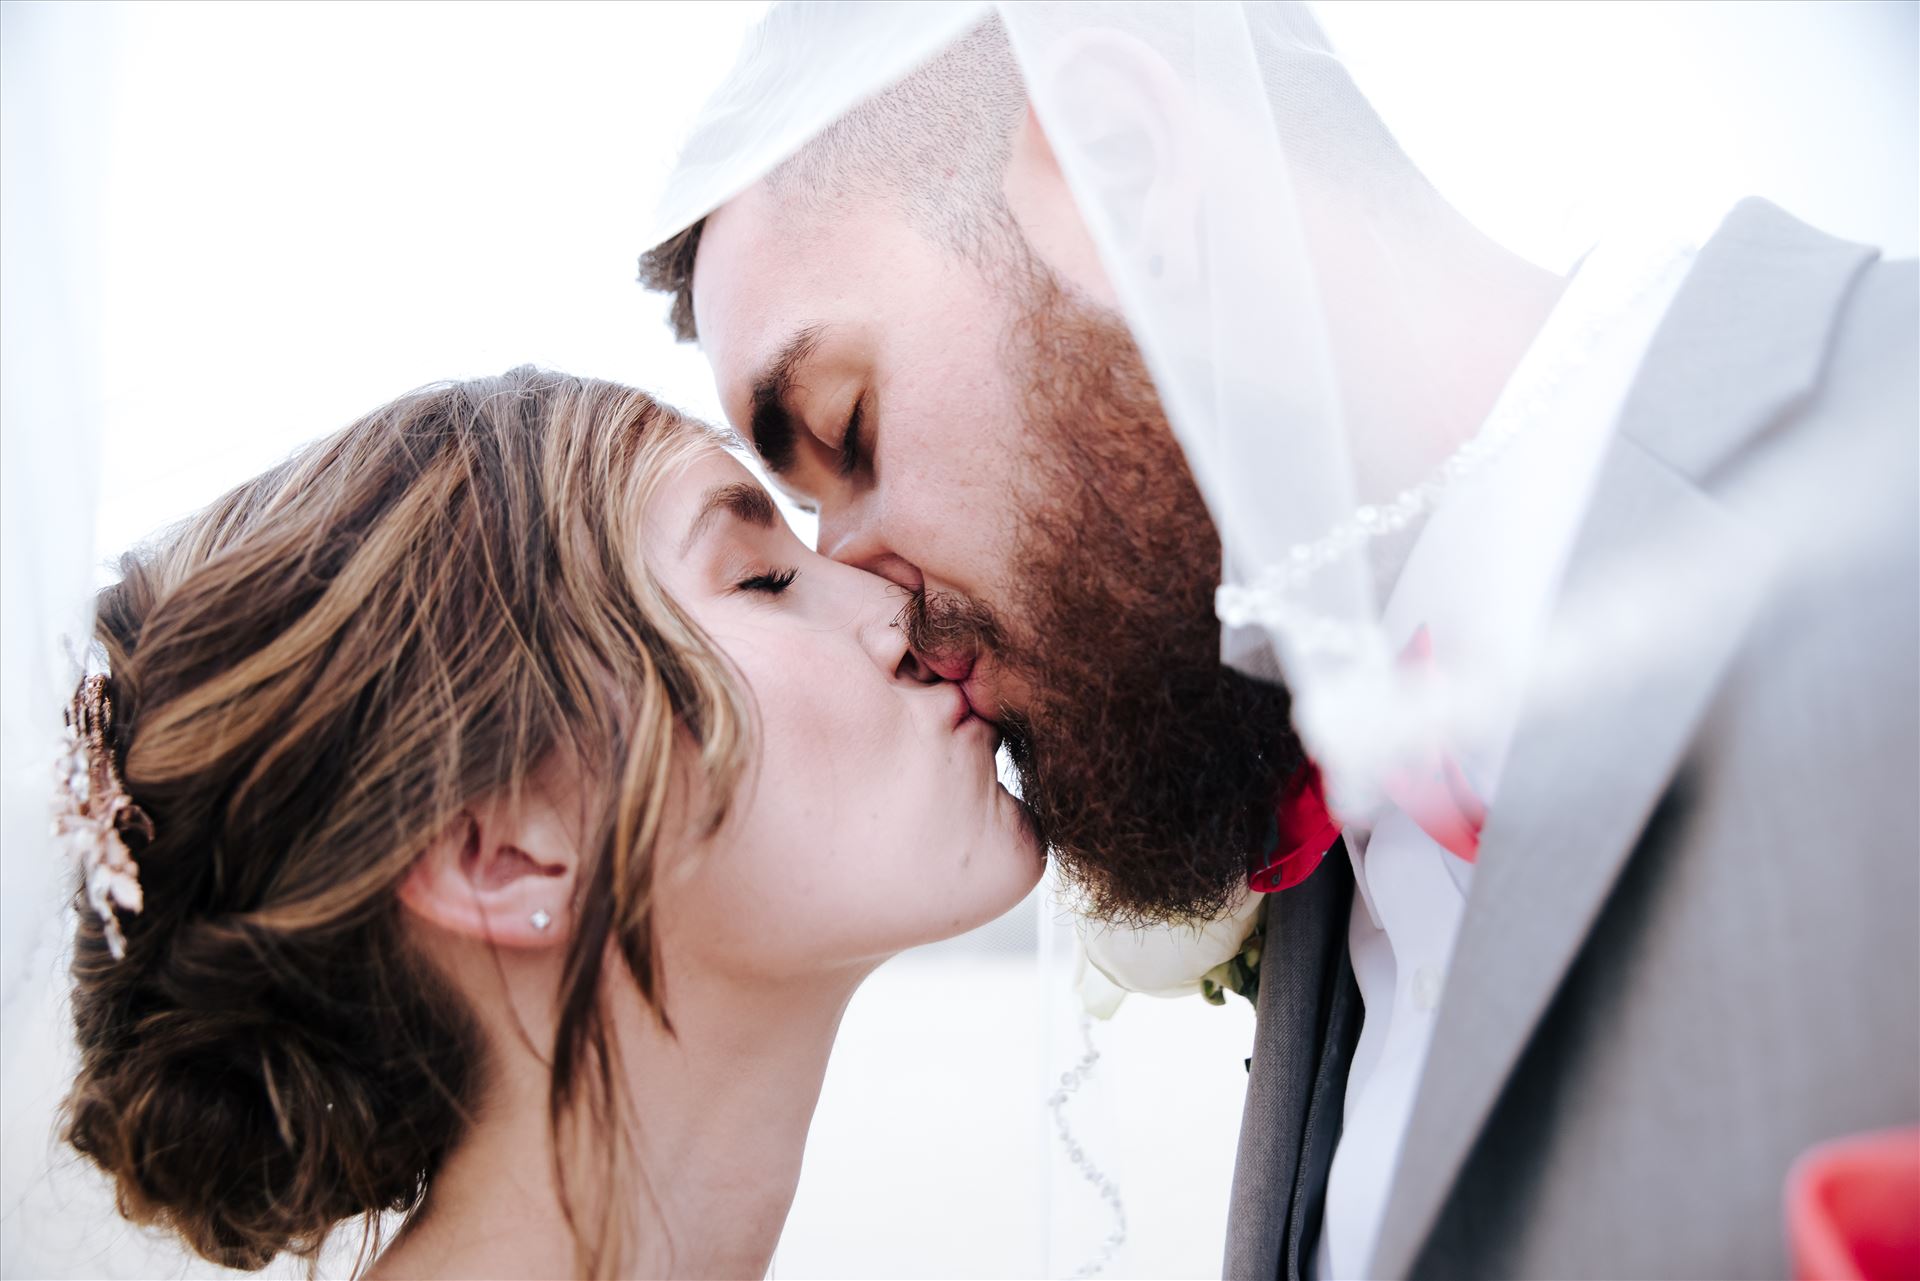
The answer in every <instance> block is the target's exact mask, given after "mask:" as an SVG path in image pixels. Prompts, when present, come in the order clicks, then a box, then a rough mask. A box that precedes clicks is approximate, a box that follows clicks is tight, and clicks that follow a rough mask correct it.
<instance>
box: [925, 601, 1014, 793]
mask: <svg viewBox="0 0 1920 1281" xmlns="http://www.w3.org/2000/svg"><path fill="white" fill-rule="evenodd" d="M893 625H894V626H895V627H898V628H900V629H901V630H902V631H903V632H905V633H906V638H907V644H908V645H909V646H910V647H911V648H912V650H913V652H914V653H915V654H916V655H918V656H919V658H920V660H921V662H923V663H924V664H926V666H927V667H928V668H930V669H931V670H933V671H934V672H936V673H938V674H940V675H941V676H944V677H946V678H947V679H948V680H952V681H955V682H956V683H959V684H960V685H961V686H962V688H963V690H964V692H965V694H966V697H967V702H968V703H969V704H970V705H972V706H973V709H974V712H975V714H976V715H978V716H981V717H982V718H984V719H986V720H989V721H992V722H993V723H994V724H995V725H996V726H998V727H999V729H1000V732H1001V735H1002V741H1003V742H1005V743H1006V744H1007V747H1008V749H1009V750H1010V751H1011V752H1012V753H1013V757H1014V759H1015V760H1016V761H1018V760H1021V759H1022V758H1024V757H1025V755H1026V752H1027V744H1028V741H1029V733H1028V725H1027V719H1026V716H1025V714H1024V709H1021V708H1017V707H1007V706H1004V705H1002V704H1000V703H999V701H998V699H993V700H992V702H993V704H994V705H993V706H991V707H982V706H981V705H980V704H979V703H978V702H977V701H976V700H977V699H978V697H979V695H980V694H981V692H982V691H980V690H978V689H970V688H966V687H967V685H968V684H969V683H970V682H969V681H968V677H969V676H970V675H971V674H972V672H973V670H974V668H975V666H976V665H977V664H978V663H979V661H980V659H981V658H982V657H989V656H990V657H991V658H992V659H993V660H994V662H995V664H996V665H997V666H1000V667H1005V666H1007V665H1008V664H1009V663H1010V662H1015V663H1017V658H1016V656H1015V655H1013V654H1011V653H1010V652H1009V651H1008V649H1007V645H1006V632H1005V629H1004V628H1003V627H1002V626H1001V623H1000V619H999V617H998V615H996V614H995V613H994V611H993V610H992V609H991V608H989V607H988V606H987V605H985V604H983V603H981V602H980V601H977V600H975V599H973V598H972V597H970V596H966V595H963V594H961V593H959V592H944V591H937V590H936V591H929V590H927V588H925V587H924V586H922V587H915V588H910V589H907V596H906V600H905V602H904V603H903V604H902V605H901V606H900V613H899V614H898V615H897V616H896V617H895V618H894V621H893Z"/></svg>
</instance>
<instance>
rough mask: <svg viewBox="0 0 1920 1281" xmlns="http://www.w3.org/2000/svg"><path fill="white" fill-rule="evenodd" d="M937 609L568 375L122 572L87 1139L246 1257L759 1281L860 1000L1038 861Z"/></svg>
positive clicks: (80, 834)
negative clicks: (345, 1255)
mask: <svg viewBox="0 0 1920 1281" xmlns="http://www.w3.org/2000/svg"><path fill="white" fill-rule="evenodd" d="M900 604H901V600H900V598H899V596H898V594H897V592H896V591H895V590H894V589H892V588H890V587H889V585H888V584H887V583H886V582H885V581H884V580H882V579H879V578H876V577H873V576H871V575H868V574H866V573H863V572H861V571H858V570H855V569H851V568H848V567H846V566H843V565H839V564H835V563H833V562H831V561H828V560H825V559H822V558H821V557H819V556H817V555H815V554H814V553H812V552H811V551H809V550H808V549H807V548H806V547H805V546H803V545H802V544H801V543H800V542H799V541H798V540H797V539H796V538H795V537H794V536H793V535H792V534H791V533H790V532H789V531H788V530H787V528H786V526H785V524H784V523H783V521H782V520H781V519H780V518H779V516H778V514H777V512H776V509H775V508H774V506H773V504H772V502H771V501H770V500H769V498H768V496H767V494H766V492H765V491H764V490H763V489H762V488H760V486H759V485H758V484H757V483H756V482H755V481H754V480H753V479H752V478H751V476H750V475H749V474H748V472H747V471H746V470H745V469H744V468H743V467H742V466H741V465H740V464H739V463H738V462H736V461H735V460H734V459H733V458H731V457H730V456H729V455H728V453H727V452H726V450H725V448H724V446H723V444H722V442H721V439H720V437H719V436H718V435H717V434H715V433H714V432H713V431H711V430H710V429H708V428H706V427H703V426H702V425H700V424H699V423H696V422H693V421H691V420H689V419H687V418H684V417H682V416H680V415H679V414H677V413H675V412H674V411H672V410H671V409H668V408H666V407H665V406H662V405H660V404H658V403H656V402H655V401H653V400H652V399H650V398H649V397H648V396H646V395H645V394H643V393H641V392H638V391H634V390H631V389H629V388H626V387H621V386H616V385H613V384H610V383H604V382H597V381H593V380H588V379H580V378H571V377H567V376H565V375H561V374H555V373H548V372H542V371H537V370H534V369H531V368H522V369H517V370H514V371H512V372H511V373H508V374H506V375H504V376H502V377H499V378H490V379H482V380H477V381H473V382H465V383H456V384H446V385H439V386H434V387H429V388H426V389H424V390H421V391H417V392H414V393H411V394H409V395H406V396H403V397H401V398H400V399H398V400H396V401H394V402H393V403H391V404H389V405H387V406H385V407H383V408H381V409H378V410H376V411H374V412H373V413H371V414H369V415H367V416H366V417H365V418H362V419H361V420H360V421H358V422H356V423H354V424H353V425H352V426H350V427H348V428H346V429H345V430H344V431H341V432H338V433H337V434H335V435H333V436H331V437H328V438H326V439H324V440H321V441H319V442H317V443H315V444H313V445H311V446H309V447H308V448H307V449H305V450H304V451H303V452H301V453H300V454H298V455H297V456H296V457H294V458H293V459H292V460H291V461H289V462H288V463H286V464H284V465H282V466H280V467H277V468H275V469H273V470H271V471H269V472H267V473H265V474H263V475H261V476H259V477H257V478H255V479H254V480H252V481H250V482H248V483H246V484H244V485H242V486H240V487H239V488H237V489H235V490H234V491H233V492H231V493H230V494H228V495H226V496H225V497H224V498H222V499H220V500H219V501H218V502H216V503H214V504H213V505H212V506H210V507H209V508H207V509H206V510H205V511H203V512H201V513H200V514H198V515H197V516H194V517H192V518H190V519H189V520H187V521H185V522H183V523H181V524H180V525H178V526H176V527H174V528H173V529H171V530H169V531H168V532H167V533H166V534H164V535H163V536H162V537H160V538H159V539H158V540H157V541H155V542H153V543H151V544H148V545H145V546H142V547H141V548H139V549H137V550H135V551H134V552H132V553H130V554H129V555H127V556H126V557H125V558H124V560H123V561H122V562H121V577H120V579H119V581H118V582H117V583H115V584H114V585H113V586H111V587H108V588H107V589H105V590H104V591H103V592H102V593H101V595H100V598H99V601H98V607H99V608H98V619H97V623H96V629H95V641H96V653H98V654H100V655H102V656H103V660H104V661H103V667H104V670H103V671H101V672H100V673H99V674H97V675H95V676H93V677H90V678H89V679H88V680H87V681H86V682H84V683H83V684H82V686H81V688H80V690H79V691H78V692H77V693H76V695H75V699H74V706H73V710H72V713H71V719H72V720H73V723H74V726H75V734H76V741H75V748H74V757H73V770H72V773H71V775H70V784H69V785H70V789H71V796H70V800H69V807H68V812H67V815H66V818H65V820H64V823H63V827H64V829H65V831H66V832H67V833H68V839H69V840H71V841H73V842H75V843H76V844H77V845H78V846H79V852H80V853H81V855H82V862H83V865H84V867H85V868H86V886H85V889H84V891H83V892H84V894H85V897H86V902H85V903H83V905H82V911H81V912H80V915H79V922H80V924H79V927H78V928H79V933H78V937H77V938H76V940H75V960H74V975H75V979H76V986H75V990H74V996H73V1003H74V1019H75V1024H76V1029H77V1032H78V1040H79V1044H80V1049H81V1066H80V1069H79V1075H78V1078H77V1079H76V1080H75V1081H74V1082H73V1086H72V1090H71V1093H70V1095H69V1097H68V1100H67V1104H66V1130H65V1134H66V1138H67V1140H68V1141H69V1142H70V1143H71V1144H72V1145H73V1146H74V1147H75V1148H76V1149H78V1150H79V1151H80V1152H81V1153H83V1154H85V1155H86V1156H87V1157H88V1158H90V1159H91V1160H92V1161H93V1162H94V1163H96V1164H97V1165H98V1166H100V1167H101V1168H102V1169H103V1170H104V1171H105V1172H106V1173H107V1174H108V1175H109V1176H110V1178H111V1179H112V1180H113V1181H114V1182H115V1184H116V1186H117V1191H118V1198H119V1204H120V1207H121V1210H122V1212H123V1213H124V1214H125V1215H126V1216H127V1217H128V1218H130V1219H133V1220H135V1221H138V1222H144V1223H150V1224H154V1225H158V1226H160V1227H163V1228H165V1229H167V1230H170V1231H171V1232H173V1233H175V1234H177V1235H178V1236H179V1237H180V1238H181V1239H182V1240H183V1241H184V1242H185V1243H186V1244H188V1245H189V1246H191V1247H192V1248H193V1249H194V1250H196V1251H198V1252H199V1253H200V1254H201V1255H203V1256H205V1257H206V1258H208V1259H210V1260H212V1261H214V1262H216V1263H220V1264H224V1265H228V1266H236V1267H246V1268H257V1267H260V1266H262V1265H263V1264H265V1263H266V1262H267V1261H268V1260H269V1259H271V1258H273V1257H274V1256H275V1255H277V1254H280V1253H282V1252H291V1253H294V1254H297V1255H302V1256H305V1257H307V1258H308V1259H313V1258H315V1257H316V1256H317V1255H318V1252H319V1250H320V1247H321V1245H322V1243H323V1242H324V1241H325V1239H326V1238H327V1237H328V1235H329V1234H330V1233H331V1232H333V1230H334V1229H336V1228H337V1227H339V1226H341V1225H342V1224H344V1223H349V1222H350V1221H356V1220H357V1221H358V1222H359V1224H360V1225H361V1230H362V1232H363V1234H364V1235H363V1237H362V1263H363V1265H364V1264H365V1263H367V1262H368V1261H369V1260H372V1262H371V1268H370V1270H369V1271H368V1272H367V1273H366V1275H368V1276H372V1277H401V1276H407V1277H423V1276H445V1277H453V1276H459V1277H480V1276H502V1277H505V1276H514V1277H524V1276H555V1275H561V1274H564V1273H574V1272H578V1273H582V1274H587V1275H616V1274H617V1275H645V1276H662V1275H669V1274H671V1275H676V1276H681V1275H690V1276H699V1275H704V1276H730V1277H738V1276H760V1275H764V1274H765V1272H766V1269H767V1266H768V1262H769V1260H770V1258H771V1255H772V1252H773V1248H774V1245H775V1242H776V1240H777V1238H778V1236H779V1233H780V1229H781V1225H782V1223H783V1221H784V1219H785V1216H786V1213H787V1209H788V1206H789V1204H790V1202H791V1200H792V1196H793V1191H794V1186H795V1182H796V1179H797V1178H798V1175H799V1169H800V1157H801V1150H802V1146H803V1143H804V1140H805V1137H806V1133H807V1127H808V1122H809V1120H810V1118H811V1116H812V1112H813V1108H814V1105H815V1102H816V1100H817V1097H818V1094H819V1090H820V1085H821V1077H822V1073H823V1072H824V1070H825V1067H826V1063H827V1057H828V1051H829V1048H830V1046H831V1044H832V1042H833V1039H834V1034H835V1031H836V1028H837V1026H838V1023H839V1020H840V1016H841V1013H842V1011H843V1010H844V1009H845V1008H846V1005H847V1001H848V999H849V998H850V997H851V995H852V994H853V992H854V989H855V988H856V987H857V986H858V985H859V984H860V982H861V981H862V979H863V978H865V977H866V976H867V974H869V973H870V972H871V971H872V970H873V969H874V968H875V966H877V965H878V964H879V963H880V962H881V961H882V960H884V959H885V958H886V957H888V956H889V955H891V954H893V953H896V952H898V951H900V950H902V949H904V948H907V947H910V946H913V945H915V944H919V943H925V942H930V941H933V940H936V939H941V938H946V937H949V936H952V935H955V934H958V933H960V932H962V931H964V930H967V929H969V928H972V927H973V926H976V925H979V924H981V923H983V922H985V921H987V920H990V919H991V918H993V917H995V916H997V915H999V914H1000V913H1001V912H1003V911H1005V910H1006V909H1007V908H1009V907H1010V906H1012V905H1013V904H1014V903H1016V902H1017V901H1019V900H1020V899H1021V898H1022V897H1023V896H1024V895H1025V894H1026V893H1027V891H1028V890H1029V889H1030V888H1031V887H1032V886H1033V884H1034V883H1035V881H1036V880H1037V879H1038V877H1039V875H1040V873H1041V870H1042V866H1043V859H1044V854H1043V850H1042V848H1041V846H1040V844H1039V843H1038V842H1037V840H1036V839H1035V838H1034V836H1033V835H1032V833H1031V831H1030V829H1029V827H1028V825H1027V821H1026V817H1025V814H1024V812H1023V810H1022V809H1021V808H1020V806H1019V803H1018V802H1017V801H1015V800H1014V798H1013V797H1011V796H1010V795H1009V794H1008V793H1007V792H1005V791H1004V790H1003V789H1002V788H1001V787H1000V785H999V783H998V780H997V775H996V770H995V764H994V750H995V746H996V742H997V735H996V733H995V731H994V729H993V727H992V726H991V725H990V724H989V723H987V722H985V721H982V720H980V719H978V718H977V717H974V716H973V715H971V713H970V711H969V708H968V704H967V701H966V699H965V698H964V697H963V696H962V695H961V693H960V691H959V689H958V687H956V686H954V685H952V684H949V683H946V682H943V681H941V680H940V679H939V678H938V677H936V676H934V675H932V674H931V673H929V672H928V671H927V669H926V668H924V667H923V666H922V665H921V664H920V662H919V661H918V660H917V659H916V657H915V655H914V654H913V652H912V651H911V650H910V649H909V647H908V646H907V644H906V641H905V639H904V636H903V633H902V631H901V630H900V629H899V628H898V627H897V626H895V619H896V616H897V614H898V611H899V607H900ZM389 1211H397V1212H400V1213H402V1214H404V1215H405V1219H404V1226H403V1227H402V1229H401V1230H400V1231H399V1233H398V1235H397V1236H396V1237H395V1238H394V1239H392V1240H391V1241H390V1242H383V1241H381V1239H380V1236H379V1223H380V1218H379V1216H380V1214H381V1213H382V1212H389ZM382 1245H384V1246H385V1249H384V1252H383V1253H381V1252H380V1250H381V1247H382ZM376 1254H377V1255H378V1257H377V1259H376V1258H375V1257H374V1256H375V1255H376Z"/></svg>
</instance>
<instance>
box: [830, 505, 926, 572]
mask: <svg viewBox="0 0 1920 1281" xmlns="http://www.w3.org/2000/svg"><path fill="white" fill-rule="evenodd" d="M864 508H865V504H864V503H856V504H851V505H848V506H831V507H823V508H822V509H821V511H820V542H819V547H820V554H821V555H822V556H825V557H827V558H829V559H831V560H837V561H839V562H840V563H841V564H843V565H851V566H853V567H854V568H855V569H864V570H866V571H867V572H868V573H869V574H878V575H880V577H882V578H884V579H887V580H888V581H889V582H892V583H894V584H896V585H898V586H900V587H905V588H907V589H908V590H909V591H917V590H919V588H920V586H921V585H922V580H921V574H920V570H919V567H918V566H916V565H914V564H913V562H912V561H909V560H907V559H906V558H905V557H904V556H901V555H900V554H899V553H897V552H895V551H894V550H893V549H892V548H891V547H889V546H888V545H887V543H886V540H885V539H883V538H881V537H880V536H879V522H878V521H875V520H872V519H870V517H869V513H867V512H866V511H865V510H864Z"/></svg>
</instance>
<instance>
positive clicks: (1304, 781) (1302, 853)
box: [1247, 761, 1340, 894]
mask: <svg viewBox="0 0 1920 1281" xmlns="http://www.w3.org/2000/svg"><path fill="white" fill-rule="evenodd" d="M1273 821H1274V824H1275V826H1276V828H1277V829H1278V831H1277V833H1276V835H1275V837H1274V839H1273V842H1272V844H1271V845H1269V846H1268V848H1267V849H1266V850H1265V851H1264V852H1263V853H1262V854H1261V856H1260V857H1259V858H1258V859H1256V860H1255V861H1254V868H1253V871H1252V872H1250V873H1248V875H1247V885H1248V887H1249V888H1251V889H1252V890H1253V891H1254V892H1255V893H1257V894H1274V893H1277V892H1279V891H1280V890H1290V889H1292V888H1293V887H1294V886H1296V885H1298V884H1299V883H1300V882H1302V881H1304V880H1306V879H1307V878H1308V877H1309V876H1312V875H1313V871H1314V869H1315V868H1317V867H1319V866H1320V860H1321V859H1324V858H1325V857H1326V856H1327V851H1328V850H1330V849H1332V848H1333V843H1334V842H1335V841H1337V840H1339V839H1340V824H1338V823H1336V822H1334V819H1333V815H1332V814H1330V813H1328V811H1327V798H1326V794H1325V793H1324V792H1323V791H1322V790H1321V787H1320V771H1319V769H1318V768H1317V767H1316V766H1315V765H1314V763H1313V762H1312V761H1308V762H1306V763H1305V764H1304V765H1302V766H1301V767H1300V770H1299V772H1298V773H1296V774H1295V775H1294V776H1293V781H1292V782H1291V783H1289V784H1288V785H1287V788H1286V792H1285V794H1284V796H1283V798H1282V800H1281V802H1280V808H1279V809H1278V810H1277V811H1275V813H1274V816H1273Z"/></svg>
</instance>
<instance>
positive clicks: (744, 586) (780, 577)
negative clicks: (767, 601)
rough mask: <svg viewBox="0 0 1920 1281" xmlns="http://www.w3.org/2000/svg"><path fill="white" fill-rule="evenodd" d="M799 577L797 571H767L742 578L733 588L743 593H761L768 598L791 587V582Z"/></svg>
mask: <svg viewBox="0 0 1920 1281" xmlns="http://www.w3.org/2000/svg"><path fill="white" fill-rule="evenodd" d="M798 577H800V571H799V570H797V569H769V570H766V571H763V572H762V573H758V574H755V575H753V576H752V577H751V578H743V579H741V580H740V581H739V582H737V583H735V584H734V588H735V589H736V590H738V591H743V592H761V593H763V594H765V595H768V596H778V595H779V594H780V593H781V592H784V591H786V590H787V588H789V587H791V586H793V580H794V579H796V578H798Z"/></svg>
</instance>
